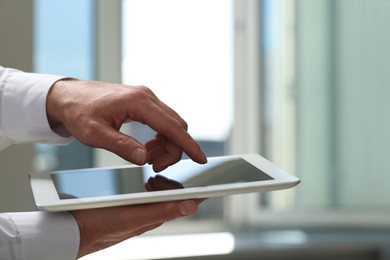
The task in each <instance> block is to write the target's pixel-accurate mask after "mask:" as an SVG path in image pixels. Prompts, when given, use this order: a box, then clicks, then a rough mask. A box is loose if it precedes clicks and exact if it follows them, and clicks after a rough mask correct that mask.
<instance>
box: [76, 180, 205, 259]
mask: <svg viewBox="0 0 390 260" xmlns="http://www.w3.org/2000/svg"><path fill="white" fill-rule="evenodd" d="M145 188H146V190H148V191H159V190H169V189H182V188H183V185H182V184H181V183H179V182H176V181H173V180H170V179H167V178H165V177H163V176H160V175H156V176H155V177H151V178H150V179H149V180H148V182H147V183H146V184H145ZM204 200H205V199H196V200H186V201H178V202H162V203H154V204H144V205H134V206H123V207H113V208H101V209H89V210H79V211H73V212H71V213H72V214H73V216H74V217H75V219H76V221H77V223H78V225H79V229H80V246H79V253H78V258H80V257H82V256H84V255H86V254H90V253H93V252H95V251H98V250H101V249H104V248H107V247H109V246H112V245H114V244H116V243H119V242H121V241H123V240H125V239H128V238H130V237H133V236H138V235H141V234H143V233H145V232H146V231H149V230H152V229H154V228H157V227H159V226H161V225H162V224H163V223H164V222H167V221H170V220H173V219H176V218H179V217H183V216H187V215H190V214H192V213H194V212H195V211H196V210H197V208H198V205H199V204H200V203H201V202H202V201H204Z"/></svg>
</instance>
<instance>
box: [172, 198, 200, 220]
mask: <svg viewBox="0 0 390 260" xmlns="http://www.w3.org/2000/svg"><path fill="white" fill-rule="evenodd" d="M177 208H178V209H179V211H180V214H182V215H183V216H188V215H191V214H193V213H194V212H195V211H196V210H197V209H198V203H196V202H195V201H193V200H184V201H180V202H178V203H177Z"/></svg>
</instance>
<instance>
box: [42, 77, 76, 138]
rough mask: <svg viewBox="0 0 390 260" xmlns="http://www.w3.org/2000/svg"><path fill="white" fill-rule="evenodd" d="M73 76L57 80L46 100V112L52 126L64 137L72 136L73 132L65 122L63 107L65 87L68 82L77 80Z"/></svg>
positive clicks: (54, 130)
mask: <svg viewBox="0 0 390 260" xmlns="http://www.w3.org/2000/svg"><path fill="white" fill-rule="evenodd" d="M76 80H77V79H73V78H64V79H60V80H58V81H56V82H55V83H54V84H53V85H52V87H51V88H50V90H49V93H48V95H47V101H46V114H47V120H48V122H49V125H50V128H51V129H52V131H53V132H55V133H56V134H58V135H60V136H62V137H70V136H71V134H70V133H69V132H68V130H67V129H66V127H65V125H64V124H63V121H62V119H63V115H62V114H63V109H62V107H63V106H62V105H61V104H62V103H63V100H62V99H64V98H65V97H64V94H65V89H66V85H67V84H68V83H71V81H76Z"/></svg>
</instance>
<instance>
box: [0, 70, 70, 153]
mask: <svg viewBox="0 0 390 260" xmlns="http://www.w3.org/2000/svg"><path fill="white" fill-rule="evenodd" d="M61 78H64V77H60V76H53V75H44V74H34V73H25V72H22V71H19V70H15V69H9V68H3V67H1V66H0V150H1V149H4V148H5V147H7V146H9V145H11V144H14V143H27V142H41V143H51V144H65V143H68V142H69V141H70V140H71V139H70V138H63V137H61V136H59V135H57V134H56V133H54V132H53V131H52V130H51V128H50V126H49V123H48V120H47V115H46V98H47V94H48V92H49V90H50V88H51V86H52V85H53V84H54V83H55V82H56V81H58V80H60V79H61Z"/></svg>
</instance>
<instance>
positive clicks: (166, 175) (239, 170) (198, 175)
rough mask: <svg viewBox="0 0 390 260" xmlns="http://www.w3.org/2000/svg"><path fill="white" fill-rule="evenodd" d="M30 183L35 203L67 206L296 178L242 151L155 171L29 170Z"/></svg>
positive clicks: (277, 184) (273, 186)
mask: <svg viewBox="0 0 390 260" xmlns="http://www.w3.org/2000/svg"><path fill="white" fill-rule="evenodd" d="M161 180H162V182H161ZM30 183H31V187H32V191H33V195H34V199H35V202H36V205H37V207H38V208H40V209H42V210H46V211H68V210H79V209H89V208H99V207H113V206H122V205H131V204H143V203H155V202H162V201H172V200H184V199H196V198H209V197H216V196H227V195H234V194H241V193H253V192H265V191H272V190H279V189H286V188H290V187H293V186H295V185H297V184H298V183H299V179H298V178H297V177H295V176H293V175H291V174H289V173H287V172H285V171H284V170H282V169H280V168H279V167H278V166H276V165H275V164H273V163H272V162H270V161H268V160H266V159H265V158H263V157H261V156H259V155H256V154H246V155H237V156H222V157H211V158H208V162H207V163H206V164H197V163H195V162H193V161H191V160H188V159H184V160H181V161H180V162H178V163H176V164H175V165H173V166H170V167H168V168H167V169H166V170H164V171H162V172H160V173H158V176H156V174H155V173H154V172H153V170H152V167H151V166H150V165H146V166H136V165H126V166H119V167H108V168H91V169H80V170H66V171H53V172H45V173H33V174H30ZM156 183H157V184H156ZM160 183H162V185H160Z"/></svg>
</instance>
